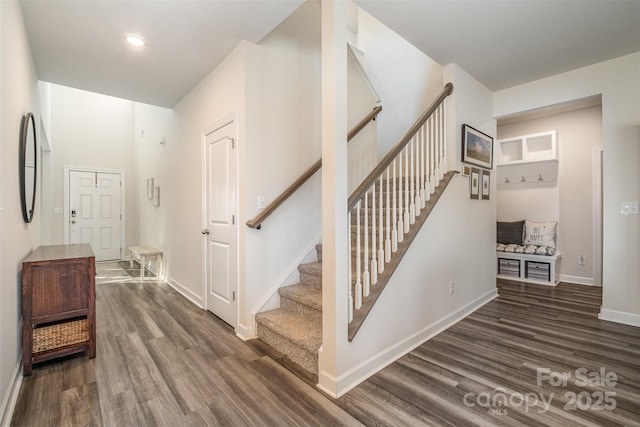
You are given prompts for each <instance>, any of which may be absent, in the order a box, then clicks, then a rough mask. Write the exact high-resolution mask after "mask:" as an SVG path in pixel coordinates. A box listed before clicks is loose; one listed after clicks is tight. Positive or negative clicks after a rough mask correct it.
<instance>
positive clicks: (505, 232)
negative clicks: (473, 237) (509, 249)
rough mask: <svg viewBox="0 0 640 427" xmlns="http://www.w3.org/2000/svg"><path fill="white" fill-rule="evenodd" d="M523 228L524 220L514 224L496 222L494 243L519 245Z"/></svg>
mask: <svg viewBox="0 0 640 427" xmlns="http://www.w3.org/2000/svg"><path fill="white" fill-rule="evenodd" d="M523 227H524V220H523V221H515V222H500V221H498V227H497V236H496V237H497V239H496V241H497V242H498V243H502V244H505V245H521V244H522V229H523Z"/></svg>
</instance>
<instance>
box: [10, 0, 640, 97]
mask: <svg viewBox="0 0 640 427" xmlns="http://www.w3.org/2000/svg"><path fill="white" fill-rule="evenodd" d="M0 1H1V0H0ZM311 1H313V0H311ZM302 2H303V0H193V1H192V0H117V1H116V0H106V1H102V0H82V1H80V0H22V1H21V3H22V8H23V12H24V17H25V23H26V27H27V32H28V35H29V40H30V43H31V48H32V52H33V56H34V61H35V64H36V68H37V71H38V76H39V78H40V79H41V80H44V81H48V82H52V83H57V84H61V85H66V86H71V87H76V88H79V89H84V90H89V91H93V92H98V93H103V94H107V95H112V96H117V97H121V98H126V99H132V100H135V101H140V102H145V103H149V104H154V105H160V106H164V107H173V106H175V104H176V103H177V102H178V101H179V100H180V99H182V97H184V96H185V95H186V94H187V93H188V92H189V91H190V90H191V89H192V88H193V87H194V86H195V85H196V84H197V83H198V82H200V80H202V78H203V77H204V76H205V75H206V74H208V73H209V72H210V71H211V70H212V69H213V68H214V67H215V66H216V65H217V64H218V63H219V62H220V61H221V60H222V59H223V58H224V57H225V56H226V55H227V54H228V53H229V52H230V51H231V50H232V49H233V48H234V47H235V46H236V45H237V43H238V42H239V41H240V40H243V39H244V40H249V41H251V42H254V43H257V42H258V41H260V40H261V39H262V38H263V37H264V36H265V35H267V34H268V33H269V32H270V31H271V30H272V29H273V28H275V27H276V26H277V25H278V24H279V23H280V22H282V21H283V20H284V19H285V18H286V17H287V16H288V15H289V14H291V13H292V12H293V11H294V10H295V9H296V8H297V7H298V6H299V5H300V4H301V3H302ZM356 4H357V5H359V6H360V7H362V8H363V9H365V10H366V11H367V12H369V13H370V14H371V15H373V16H374V17H376V18H377V19H378V20H380V21H381V22H383V23H384V24H386V25H387V26H389V27H390V28H392V29H393V30H395V31H396V32H397V33H398V34H400V35H401V36H403V37H404V38H406V39H407V40H408V41H409V42H411V43H412V44H414V45H415V46H416V47H418V48H419V49H421V50H422V51H423V52H424V53H426V54H427V55H428V56H430V57H431V58H432V59H434V60H435V61H437V62H438V63H440V64H442V65H446V64H449V63H457V64H458V65H460V66H461V67H462V68H464V69H465V70H466V71H468V72H469V73H471V74H472V75H473V76H474V77H476V78H477V79H478V80H480V81H481V82H482V83H484V84H485V85H486V86H487V87H488V88H490V89H491V90H499V89H502V88H506V87H510V86H513V85H517V84H521V83H524V82H527V81H531V80H535V79H539V78H542V77H546V76H549V75H553V74H557V73H559V72H563V71H568V70H572V69H575V68H578V67H581V66H585V65H589V64H593V63H596V62H601V61H604V60H607V59H610V58H614V57H618V56H621V55H625V54H628V53H632V52H636V51H640V0H630V1H622V0H548V1H542V0H534V1H531V0H512V1H506V0H500V1H490V0H474V1H470V0H467V1H462V0H461V1H445V0H424V1H418V0H411V1H408V0H356ZM129 33H135V34H139V35H141V36H142V37H143V38H144V39H145V40H146V42H147V45H146V46H145V47H143V48H139V49H133V48H131V47H130V46H128V45H127V44H126V43H125V42H124V38H125V36H126V35H127V34H129Z"/></svg>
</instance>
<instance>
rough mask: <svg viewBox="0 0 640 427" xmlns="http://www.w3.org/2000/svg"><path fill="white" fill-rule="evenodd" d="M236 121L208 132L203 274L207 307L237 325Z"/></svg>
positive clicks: (205, 166)
mask: <svg viewBox="0 0 640 427" xmlns="http://www.w3.org/2000/svg"><path fill="white" fill-rule="evenodd" d="M235 136H236V135H235V122H233V121H227V122H226V123H225V124H224V125H223V126H219V127H214V128H213V130H211V131H208V132H205V135H204V147H203V148H204V149H203V154H204V156H205V162H204V163H205V165H204V168H205V170H204V180H205V182H204V188H205V193H204V200H203V204H204V209H203V215H204V229H203V231H202V232H203V235H204V237H205V245H204V270H205V271H204V274H203V276H204V278H205V283H206V293H207V295H206V307H207V310H209V311H211V312H212V313H213V314H215V315H216V316H218V317H220V318H221V319H222V320H224V321H225V322H227V323H228V324H230V325H231V326H233V327H234V328H235V326H236V291H237V286H238V285H237V262H238V261H237V242H236V240H237V225H236V150H235Z"/></svg>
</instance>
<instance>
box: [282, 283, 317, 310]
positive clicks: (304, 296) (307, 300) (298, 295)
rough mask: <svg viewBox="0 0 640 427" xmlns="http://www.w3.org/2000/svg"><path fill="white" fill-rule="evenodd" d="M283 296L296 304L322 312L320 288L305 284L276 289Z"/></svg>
mask: <svg viewBox="0 0 640 427" xmlns="http://www.w3.org/2000/svg"><path fill="white" fill-rule="evenodd" d="M278 293H279V294H280V296H281V297H283V298H289V299H291V300H293V301H295V302H297V303H298V304H302V305H305V306H307V307H310V308H312V309H314V310H318V315H320V314H321V313H322V288H319V287H315V286H307V285H291V286H285V287H282V288H280V289H279V290H278Z"/></svg>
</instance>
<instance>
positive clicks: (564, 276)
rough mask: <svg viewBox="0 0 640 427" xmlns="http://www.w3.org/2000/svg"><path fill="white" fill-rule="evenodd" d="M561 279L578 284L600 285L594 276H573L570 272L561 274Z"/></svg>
mask: <svg viewBox="0 0 640 427" xmlns="http://www.w3.org/2000/svg"><path fill="white" fill-rule="evenodd" d="M560 281H561V282H565V283H574V284H576V285H587V286H598V285H596V284H595V282H594V280H593V277H582V276H571V275H569V274H561V275H560Z"/></svg>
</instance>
